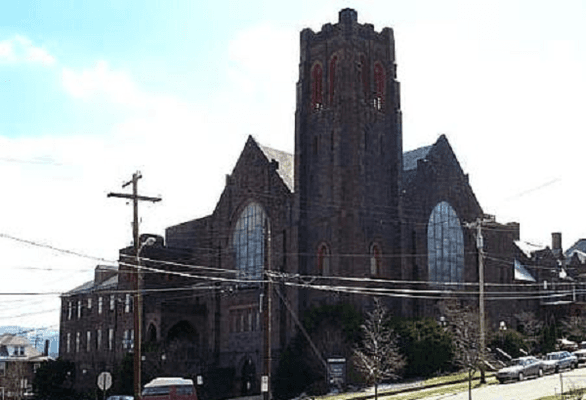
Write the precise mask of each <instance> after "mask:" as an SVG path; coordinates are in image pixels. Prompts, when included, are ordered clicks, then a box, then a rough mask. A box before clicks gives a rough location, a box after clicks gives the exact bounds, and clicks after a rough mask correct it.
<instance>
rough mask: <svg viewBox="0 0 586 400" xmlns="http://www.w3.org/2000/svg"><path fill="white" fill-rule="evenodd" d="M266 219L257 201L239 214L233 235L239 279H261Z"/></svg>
mask: <svg viewBox="0 0 586 400" xmlns="http://www.w3.org/2000/svg"><path fill="white" fill-rule="evenodd" d="M266 219H267V217H266V214H265V212H264V210H263V209H262V207H261V206H260V205H259V204H257V203H251V204H249V205H248V206H247V207H246V208H245V209H244V211H242V214H240V218H239V219H238V222H237V223H236V227H235V228H234V237H233V245H234V253H235V257H236V269H237V270H238V278H239V279H245V280H260V279H262V273H263V269H264V263H265V223H266Z"/></svg>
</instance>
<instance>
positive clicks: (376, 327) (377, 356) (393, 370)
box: [353, 298, 405, 400]
mask: <svg viewBox="0 0 586 400" xmlns="http://www.w3.org/2000/svg"><path fill="white" fill-rule="evenodd" d="M374 305H375V308H374V311H373V312H371V313H367V315H368V318H367V319H366V321H365V323H364V324H363V325H362V326H361V328H362V334H363V338H362V343H361V345H360V346H359V347H357V348H356V349H354V358H353V360H354V364H355V366H356V368H357V369H358V371H359V372H360V373H362V374H363V375H364V376H365V377H366V380H367V382H368V383H371V384H374V398H375V400H376V399H378V385H379V383H380V382H382V381H383V380H386V379H390V380H397V379H398V378H400V371H401V370H402V369H403V367H404V366H405V358H404V357H403V355H402V354H401V353H400V352H399V346H398V344H397V338H398V337H397V335H396V334H395V332H394V331H393V329H392V328H391V327H390V326H389V324H388V322H389V315H388V311H387V308H386V307H385V306H384V305H382V304H381V303H380V301H379V300H378V299H377V298H375V299H374Z"/></svg>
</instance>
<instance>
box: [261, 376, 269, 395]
mask: <svg viewBox="0 0 586 400" xmlns="http://www.w3.org/2000/svg"><path fill="white" fill-rule="evenodd" d="M260 391H261V392H262V393H267V392H268V391H269V377H268V376H266V375H263V376H262V380H261V384H260Z"/></svg>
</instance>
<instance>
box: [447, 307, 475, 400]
mask: <svg viewBox="0 0 586 400" xmlns="http://www.w3.org/2000/svg"><path fill="white" fill-rule="evenodd" d="M439 307H440V310H441V311H442V313H443V314H444V316H445V317H446V320H447V323H448V329H450V330H451V332H452V334H453V336H454V350H455V352H454V362H455V363H456V364H457V365H458V366H459V367H460V368H462V369H463V370H465V371H466V372H467V373H468V398H469V399H472V378H473V376H474V373H475V372H476V371H477V370H478V369H479V367H480V362H481V356H482V354H481V349H480V327H479V320H478V310H477V309H475V308H473V307H471V306H462V305H460V304H459V302H458V301H457V300H445V301H443V302H442V303H440V305H439Z"/></svg>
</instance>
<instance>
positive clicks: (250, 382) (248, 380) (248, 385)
mask: <svg viewBox="0 0 586 400" xmlns="http://www.w3.org/2000/svg"><path fill="white" fill-rule="evenodd" d="M255 381H256V368H255V366H254V362H253V361H252V359H251V358H250V357H248V358H247V359H246V360H245V361H244V364H243V365H242V390H241V392H242V396H250V395H251V394H253V393H254V392H255Z"/></svg>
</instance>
